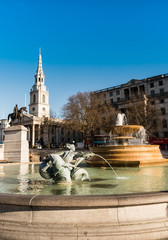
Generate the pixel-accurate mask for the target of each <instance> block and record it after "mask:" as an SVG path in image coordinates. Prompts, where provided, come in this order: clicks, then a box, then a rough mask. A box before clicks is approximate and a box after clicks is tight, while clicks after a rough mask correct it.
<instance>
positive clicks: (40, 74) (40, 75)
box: [35, 48, 45, 85]
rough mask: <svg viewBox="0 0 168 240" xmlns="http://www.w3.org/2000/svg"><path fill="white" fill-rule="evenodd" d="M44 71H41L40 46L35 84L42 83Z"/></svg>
mask: <svg viewBox="0 0 168 240" xmlns="http://www.w3.org/2000/svg"><path fill="white" fill-rule="evenodd" d="M44 78H45V76H44V73H43V67H42V57H41V48H40V49H39V58H38V66H37V71H36V74H35V84H36V85H39V84H44Z"/></svg>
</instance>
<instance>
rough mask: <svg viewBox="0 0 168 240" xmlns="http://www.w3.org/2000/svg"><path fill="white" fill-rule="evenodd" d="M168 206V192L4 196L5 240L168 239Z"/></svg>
mask: <svg viewBox="0 0 168 240" xmlns="http://www.w3.org/2000/svg"><path fill="white" fill-rule="evenodd" d="M167 203H168V193H167V192H153V193H152V192H151V193H141V194H120V195H97V196H51V195H50V196H49V195H45V196H41V195H19V194H0V236H1V239H2V240H3V239H4V240H6V239H8V240H10V239H12V240H22V239H24V240H37V239H45V240H51V239H56V240H57V239H59V240H61V239H64V240H66V239H67V240H74V239H76V240H77V239H78V240H80V239H81V240H82V239H96V240H102V239H106V240H111V239H113V240H115V239H116V240H120V239H121V240H123V239H129V240H131V239H132V240H134V239H167V238H168V229H167V227H168V216H167Z"/></svg>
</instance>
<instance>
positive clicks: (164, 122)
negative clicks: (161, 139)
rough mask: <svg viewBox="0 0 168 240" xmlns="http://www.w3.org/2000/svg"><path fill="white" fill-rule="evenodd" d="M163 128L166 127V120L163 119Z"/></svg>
mask: <svg viewBox="0 0 168 240" xmlns="http://www.w3.org/2000/svg"><path fill="white" fill-rule="evenodd" d="M162 125H163V128H167V120H166V119H163V121H162Z"/></svg>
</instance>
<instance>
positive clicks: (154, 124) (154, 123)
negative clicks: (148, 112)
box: [153, 119, 157, 128]
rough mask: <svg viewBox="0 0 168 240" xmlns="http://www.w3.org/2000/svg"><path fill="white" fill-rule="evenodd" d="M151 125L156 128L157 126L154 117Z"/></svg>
mask: <svg viewBox="0 0 168 240" xmlns="http://www.w3.org/2000/svg"><path fill="white" fill-rule="evenodd" d="M153 126H154V127H155V128H156V127H157V121H156V119H154V120H153Z"/></svg>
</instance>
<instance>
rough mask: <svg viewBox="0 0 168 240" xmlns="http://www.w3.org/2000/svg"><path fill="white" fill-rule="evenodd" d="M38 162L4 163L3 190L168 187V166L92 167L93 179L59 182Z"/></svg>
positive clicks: (131, 190)
mask: <svg viewBox="0 0 168 240" xmlns="http://www.w3.org/2000/svg"><path fill="white" fill-rule="evenodd" d="M38 169H39V165H38V164H30V165H29V164H22V165H4V166H3V172H4V174H0V193H18V194H37V195H98V194H123V193H139V192H152V191H167V190H168V165H164V166H155V167H144V168H115V172H116V174H117V176H118V177H117V176H116V175H115V173H114V172H113V171H112V170H111V169H110V168H106V169H103V168H88V167H86V168H85V169H86V170H87V171H88V173H89V176H90V178H91V181H90V182H72V183H68V184H67V183H64V184H63V183H62V184H55V183H54V182H53V181H52V180H46V179H43V178H42V177H41V176H40V174H39V171H38Z"/></svg>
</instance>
